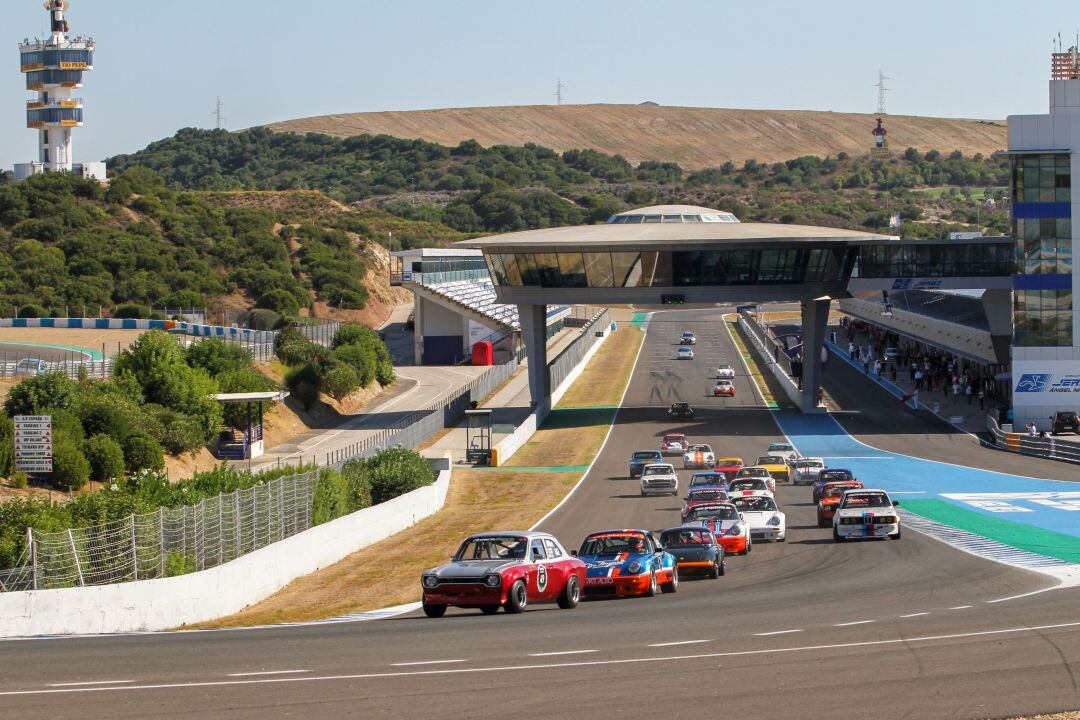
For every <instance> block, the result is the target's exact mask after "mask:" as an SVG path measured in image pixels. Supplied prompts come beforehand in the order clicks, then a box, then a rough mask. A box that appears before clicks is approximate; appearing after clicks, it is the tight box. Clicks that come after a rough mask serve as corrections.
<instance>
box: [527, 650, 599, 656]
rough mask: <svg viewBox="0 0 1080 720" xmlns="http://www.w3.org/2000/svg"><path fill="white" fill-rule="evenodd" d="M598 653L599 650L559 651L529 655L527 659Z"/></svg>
mask: <svg viewBox="0 0 1080 720" xmlns="http://www.w3.org/2000/svg"><path fill="white" fill-rule="evenodd" d="M594 652H600V651H599V650H560V651H558V652H542V653H529V657H554V656H556V655H584V654H585V653H594Z"/></svg>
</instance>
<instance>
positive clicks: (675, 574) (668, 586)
mask: <svg viewBox="0 0 1080 720" xmlns="http://www.w3.org/2000/svg"><path fill="white" fill-rule="evenodd" d="M660 589H661V590H662V591H664V592H665V593H673V592H678V590H679V566H678V565H676V566H675V567H673V568H671V582H666V583H664V584H663V585H661V586H660Z"/></svg>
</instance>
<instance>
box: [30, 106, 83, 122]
mask: <svg viewBox="0 0 1080 720" xmlns="http://www.w3.org/2000/svg"><path fill="white" fill-rule="evenodd" d="M64 121H67V122H82V121H83V109H82V108H57V107H48V108H38V109H36V110H27V111H26V122H27V123H59V122H64Z"/></svg>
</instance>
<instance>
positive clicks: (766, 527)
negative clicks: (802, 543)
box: [731, 494, 787, 542]
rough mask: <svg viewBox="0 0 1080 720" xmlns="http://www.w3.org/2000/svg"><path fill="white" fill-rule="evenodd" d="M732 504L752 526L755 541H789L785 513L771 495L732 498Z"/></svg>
mask: <svg viewBox="0 0 1080 720" xmlns="http://www.w3.org/2000/svg"><path fill="white" fill-rule="evenodd" d="M731 503H732V504H733V505H734V506H735V507H736V508H738V509H739V513H740V514H741V515H742V516H743V518H744V519H745V520H746V524H747V525H749V526H750V537H751V538H753V539H754V540H758V539H761V540H776V541H778V542H784V541H785V540H787V522H786V519H785V517H784V513H783V512H781V511H780V507H779V506H778V505H777V504H776V499H775V498H773V497H772V496H771V495H766V494H756V495H742V496H736V497H733V498H731Z"/></svg>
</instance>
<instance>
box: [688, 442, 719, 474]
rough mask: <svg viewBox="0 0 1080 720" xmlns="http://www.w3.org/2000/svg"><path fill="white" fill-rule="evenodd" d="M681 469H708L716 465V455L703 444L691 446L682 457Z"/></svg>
mask: <svg viewBox="0 0 1080 720" xmlns="http://www.w3.org/2000/svg"><path fill="white" fill-rule="evenodd" d="M682 461H683V467H684V468H687V469H691V468H692V469H695V470H697V469H699V468H709V469H710V470H711V469H712V468H713V467H714V466H715V465H716V454H715V453H714V452H713V449H712V448H711V447H709V446H708V445H705V444H704V443H699V444H697V445H691V446H690V447H688V448H687V449H686V452H684V453H683V456H682Z"/></svg>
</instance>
